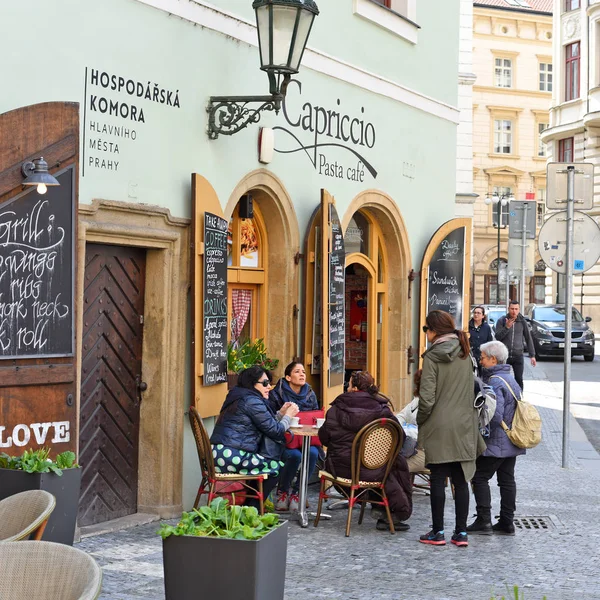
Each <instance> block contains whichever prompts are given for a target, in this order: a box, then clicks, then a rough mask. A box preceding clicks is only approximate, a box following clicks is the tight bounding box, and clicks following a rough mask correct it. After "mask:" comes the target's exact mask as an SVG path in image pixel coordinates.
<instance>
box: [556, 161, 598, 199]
mask: <svg viewBox="0 0 600 600" xmlns="http://www.w3.org/2000/svg"><path fill="white" fill-rule="evenodd" d="M569 166H574V167H575V193H574V198H575V209H576V210H591V209H592V208H593V206H594V165H593V164H592V163H548V168H547V172H546V187H547V189H546V206H547V207H548V208H550V209H556V210H564V209H565V208H566V206H567V167H569Z"/></svg>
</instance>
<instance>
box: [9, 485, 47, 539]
mask: <svg viewBox="0 0 600 600" xmlns="http://www.w3.org/2000/svg"><path fill="white" fill-rule="evenodd" d="M55 506H56V500H55V498H54V496H53V495H52V494H50V493H49V492H46V491H44V490H29V491H27V492H21V493H19V494H14V495H13V496H9V497H8V498H5V499H4V500H0V542H16V541H18V540H25V539H27V538H28V537H29V536H32V539H34V540H41V539H42V534H43V533H44V529H45V528H46V524H47V523H48V518H49V517H50V515H51V514H52V511H53V510H54V507H55Z"/></svg>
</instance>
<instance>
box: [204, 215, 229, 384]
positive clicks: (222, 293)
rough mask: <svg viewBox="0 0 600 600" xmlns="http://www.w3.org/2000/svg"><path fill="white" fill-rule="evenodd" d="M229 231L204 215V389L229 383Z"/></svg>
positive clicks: (223, 223)
mask: <svg viewBox="0 0 600 600" xmlns="http://www.w3.org/2000/svg"><path fill="white" fill-rule="evenodd" d="M227 227H228V223H227V221H226V220H225V219H222V218H221V217H218V216H217V215H213V214H211V213H208V212H207V213H204V298H203V302H204V385H207V386H208V385H216V384H217V383H224V382H226V381H227Z"/></svg>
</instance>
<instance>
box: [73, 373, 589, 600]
mask: <svg viewBox="0 0 600 600" xmlns="http://www.w3.org/2000/svg"><path fill="white" fill-rule="evenodd" d="M536 371H537V372H536ZM536 371H534V370H531V369H528V370H527V371H526V381H527V382H526V385H525V387H526V390H527V393H528V394H530V396H531V397H530V399H531V400H532V401H533V402H534V403H536V402H537V398H542V397H543V391H544V385H545V382H544V380H543V379H541V377H542V373H541V372H540V370H536ZM539 404H540V413H541V414H542V418H543V421H544V440H543V442H542V444H541V445H540V446H538V447H537V448H535V449H533V450H531V451H529V452H528V453H527V456H525V457H521V458H519V459H518V460H517V471H516V473H517V485H518V497H517V516H520V517H544V521H545V523H546V525H547V526H548V529H545V530H535V531H527V530H518V531H517V535H516V536H515V537H512V538H511V537H501V536H491V537H476V536H471V539H470V546H469V547H468V548H457V547H455V546H453V545H451V544H448V545H447V546H445V547H431V546H425V545H423V544H419V543H418V542H417V540H418V536H419V535H420V534H422V533H425V532H426V531H428V529H429V524H430V511H429V499H428V498H427V497H426V496H424V495H422V494H415V497H414V513H413V516H412V518H411V519H410V521H409V522H410V526H411V529H410V531H407V532H403V533H397V534H396V535H390V534H389V533H387V532H380V531H376V530H375V522H374V521H372V520H371V519H370V518H369V517H368V515H365V520H364V522H363V524H362V525H358V523H357V520H358V515H357V514H355V516H354V518H353V523H352V530H351V534H350V538H346V537H345V536H344V521H345V515H346V512H345V511H344V510H336V511H331V514H332V515H333V519H332V520H331V521H321V523H320V524H319V527H318V528H314V527H313V526H312V524H311V525H310V526H309V527H308V528H307V529H301V528H300V527H299V526H297V525H296V524H295V523H292V525H291V527H290V538H289V545H288V558H287V575H286V594H285V598H286V600H309V599H312V598H316V599H331V600H333V599H335V600H351V599H352V600H353V599H365V600H366V599H369V600H370V599H382V600H383V599H394V600H404V599H406V600H408V599H410V600H447V599H452V600H459V599H460V600H465V599H468V600H490V598H491V597H492V596H493V594H494V593H495V594H498V598H500V596H501V595H502V594H506V590H507V586H511V587H512V586H513V585H518V586H519V587H520V589H522V590H523V591H524V594H525V596H524V598H525V600H541V599H542V598H543V597H544V596H546V598H547V600H588V599H589V600H592V599H597V598H600V581H599V577H598V568H597V565H598V554H599V550H598V549H599V548H600V529H599V528H598V526H597V524H598V522H599V520H600V501H599V498H600V469H599V468H597V465H599V464H600V461H599V460H598V455H596V454H595V453H594V452H593V451H592V450H590V446H589V444H588V443H587V441H586V440H585V437H584V436H582V434H581V429H580V428H579V426H578V425H577V422H576V421H575V420H574V419H572V420H571V432H572V436H573V439H574V442H573V444H572V446H571V448H570V450H569V456H568V458H569V466H570V468H569V469H562V468H561V455H562V443H561V442H562V413H561V411H560V410H559V409H558V408H553V407H550V406H547V405H544V403H543V402H540V403H539ZM492 488H493V489H492V492H493V494H494V503H495V504H494V507H495V508H496V512H497V507H498V493H497V487H496V486H492ZM316 495H317V490H316V489H315V486H311V491H310V496H311V504H312V505H313V506H315V505H316ZM471 509H472V510H471V512H473V511H474V502H473V499H472V503H471ZM446 518H447V520H446V532H447V535H446V537H447V540H448V541H449V537H450V536H449V533H450V532H451V530H452V528H453V523H454V519H453V504H452V501H451V497H450V492H449V491H448V494H447V504H446ZM156 529H157V524H156V523H152V524H149V525H143V526H139V527H136V528H133V529H129V530H124V531H119V532H115V533H111V534H106V535H99V536H95V537H90V538H85V539H84V540H82V541H81V542H80V543H79V544H78V545H77V546H78V547H79V548H80V549H82V550H85V551H86V552H88V553H90V554H92V556H94V558H95V559H96V560H97V561H98V562H99V564H100V565H101V566H102V568H103V572H104V584H103V593H102V596H101V598H102V599H105V600H109V599H110V600H140V599H146V600H159V599H160V600H162V599H163V598H164V591H163V582H162V552H161V540H160V538H159V537H158V536H157V535H156V534H155V532H156ZM198 586H199V594H198V597H199V598H201V597H202V594H201V591H200V590H201V581H199V582H198ZM210 600H213V599H210ZM214 600H217V599H214ZM241 600H243V599H241Z"/></svg>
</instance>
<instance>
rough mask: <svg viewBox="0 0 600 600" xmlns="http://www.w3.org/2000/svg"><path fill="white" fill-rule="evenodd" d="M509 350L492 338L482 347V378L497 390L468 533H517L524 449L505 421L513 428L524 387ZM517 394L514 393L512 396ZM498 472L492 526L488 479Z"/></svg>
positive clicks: (476, 482) (476, 481) (479, 468)
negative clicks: (496, 516) (518, 476)
mask: <svg viewBox="0 0 600 600" xmlns="http://www.w3.org/2000/svg"><path fill="white" fill-rule="evenodd" d="M507 358H508V350H507V349H506V346H504V344H502V342H498V341H493V342H488V343H487V344H482V346H481V365H482V367H483V372H482V376H483V381H484V382H485V383H488V384H489V385H491V386H492V388H493V389H494V392H495V393H496V412H495V413H494V416H493V418H492V420H491V421H490V437H489V438H488V439H487V450H486V451H485V452H484V453H483V454H482V455H481V456H480V457H479V458H478V459H477V469H476V471H475V475H474V476H473V482H472V483H473V493H474V494H475V502H476V503H477V518H476V519H475V521H474V522H473V523H472V524H471V525H469V527H467V532H469V533H477V534H483V535H491V534H492V533H500V534H503V535H514V534H515V526H514V524H513V518H514V514H515V505H516V498H517V484H516V482H515V463H516V459H517V456H521V455H522V454H525V450H524V449H522V448H517V446H515V445H514V444H513V443H512V442H511V441H510V440H509V439H508V436H507V435H506V433H505V432H504V429H503V428H502V421H504V422H505V423H506V425H507V426H508V427H511V425H512V421H513V418H514V416H515V409H516V407H517V401H516V399H515V396H516V397H517V398H519V397H520V395H521V388H520V387H519V385H518V384H517V382H516V381H515V378H514V377H513V375H512V369H511V367H510V365H508V364H506V360H507ZM513 394H514V395H513ZM494 474H495V475H496V478H497V479H498V486H499V487H500V520H499V521H498V522H497V523H496V524H495V525H494V526H492V512H491V511H492V497H491V494H490V486H489V480H490V479H491V478H492V477H493V476H494Z"/></svg>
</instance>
